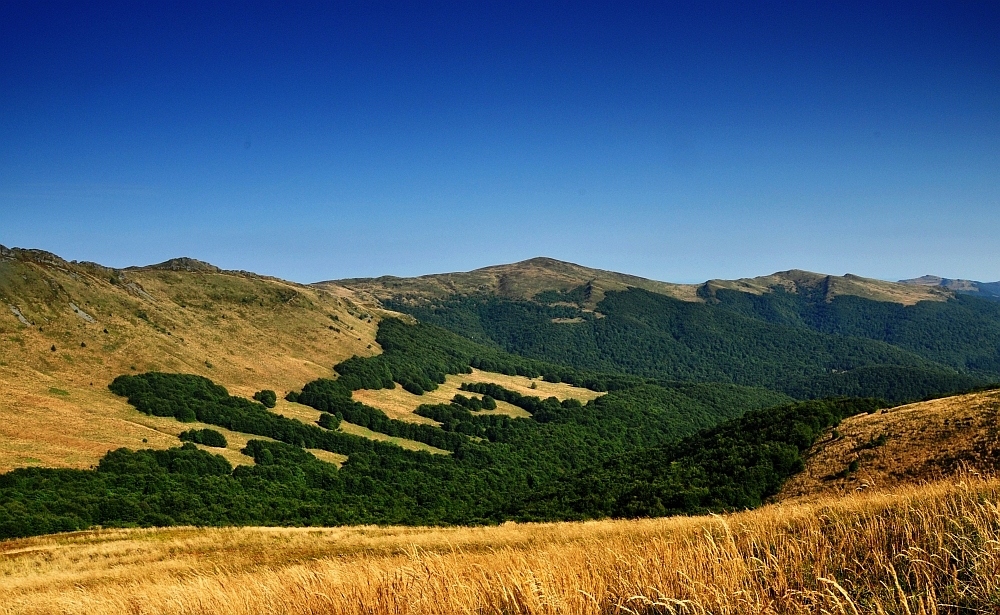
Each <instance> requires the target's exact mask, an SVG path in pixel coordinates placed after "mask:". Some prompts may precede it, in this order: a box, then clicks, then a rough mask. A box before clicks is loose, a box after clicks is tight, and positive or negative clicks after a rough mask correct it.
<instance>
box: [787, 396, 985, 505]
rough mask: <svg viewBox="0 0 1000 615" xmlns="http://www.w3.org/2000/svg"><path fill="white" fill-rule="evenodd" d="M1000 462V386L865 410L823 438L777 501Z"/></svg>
mask: <svg viewBox="0 0 1000 615" xmlns="http://www.w3.org/2000/svg"><path fill="white" fill-rule="evenodd" d="M998 467H1000V390H993V391H986V392H982V393H971V394H968V395H958V396H954V397H947V398H944V399H935V400H932V401H925V402H920V403H916V404H909V405H906V406H899V407H896V408H891V409H886V410H882V411H879V412H877V413H874V414H863V415H859V416H855V417H851V418H849V419H846V420H844V421H843V422H842V423H841V424H840V425H839V426H837V427H836V428H834V429H830V430H828V431H827V433H826V434H825V435H824V436H822V437H821V438H820V440H819V441H818V442H817V443H816V445H815V446H814V447H813V449H812V450H811V451H810V452H809V454H808V458H807V461H806V468H805V471H803V472H802V473H801V474H799V475H797V476H795V477H793V478H792V479H791V480H789V481H788V483H787V484H786V485H785V487H784V489H783V490H782V493H781V495H780V496H779V497H780V498H782V499H787V498H795V497H803V496H806V497H808V496H816V495H826V494H846V493H851V492H854V491H856V490H859V489H860V490H864V489H869V488H873V487H879V488H890V487H895V486H897V485H900V484H906V483H919V482H923V481H928V480H935V479H939V478H942V477H946V476H949V475H952V474H955V473H956V472H959V471H962V470H970V471H976V472H984V473H990V474H992V473H994V472H995V471H996V470H997V468H998Z"/></svg>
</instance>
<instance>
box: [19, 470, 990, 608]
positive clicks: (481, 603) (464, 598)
mask: <svg viewBox="0 0 1000 615" xmlns="http://www.w3.org/2000/svg"><path fill="white" fill-rule="evenodd" d="M998 497H1000V481H996V480H982V479H979V478H976V477H972V476H966V477H962V478H961V479H954V480H952V481H951V482H939V483H934V484H928V485H923V486H911V487H906V488H902V489H900V490H897V491H894V492H886V493H875V492H867V493H863V494H857V495H851V496H847V497H845V498H830V499H826V500H820V501H815V502H811V503H803V504H781V505H773V506H768V507H765V508H762V509H759V510H756V511H750V512H744V513H738V514H733V515H726V516H707V517H689V518H671V519H653V520H640V521H599V522H588V523H562V524H523V525H522V524H505V525H502V526H499V527H487V528H399V527H387V528H378V527H350V528H332V529H263V528H244V529H192V528H187V529H185V528H180V529H177V528H173V529H163V530H139V529H137V530H105V531H97V532H82V533H75V534H67V535H56V536H49V537H40V538H32V539H25V540H15V541H9V542H6V543H0V579H2V582H0V613H54V612H58V613H87V614H88V615H89V614H93V613H108V614H119V613H121V614H124V613H190V614H201V613H205V614H208V613H211V614H213V615H228V614H236V613H240V614H243V613H247V614H249V613H254V614H257V613H289V614H291V613H296V614H297V613H331V614H332V613H337V614H341V613H344V614H349V613H370V614H382V613H394V614H400V613H496V614H501V613H531V614H534V613H579V614H586V613H595V614H596V613H653V612H656V613H733V614H735V613H845V614H858V613H887V614H888V613H899V614H902V613H907V614H911V615H916V614H918V613H920V614H930V613H974V612H990V613H992V612H996V609H997V607H998V605H1000V548H998V546H997V545H998V544H1000V510H998V508H997V500H998Z"/></svg>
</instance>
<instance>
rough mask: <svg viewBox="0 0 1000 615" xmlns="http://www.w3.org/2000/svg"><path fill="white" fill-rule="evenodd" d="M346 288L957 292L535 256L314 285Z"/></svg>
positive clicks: (887, 297) (400, 295) (501, 292)
mask: <svg viewBox="0 0 1000 615" xmlns="http://www.w3.org/2000/svg"><path fill="white" fill-rule="evenodd" d="M327 285H331V286H341V287H345V288H349V289H351V290H354V291H356V292H359V293H362V294H363V295H366V296H368V297H370V298H373V299H375V300H383V299H393V300H397V301H400V300H401V301H404V302H406V301H409V302H414V303H418V302H421V301H427V300H436V299H443V298H445V297H448V296H454V295H477V294H493V295H497V296H500V297H504V298H508V299H521V300H533V299H534V298H535V297H536V296H537V295H538V294H539V293H540V292H543V291H550V290H551V291H557V292H563V293H566V292H569V291H571V290H574V289H577V288H581V287H582V288H584V289H585V290H586V295H587V296H586V297H585V298H584V300H583V303H584V304H585V305H586V307H590V308H592V307H593V306H595V305H596V304H597V303H599V302H600V300H601V299H602V298H603V297H604V295H605V293H606V292H608V291H618V290H626V289H628V288H640V289H643V290H648V291H650V292H654V293H657V294H661V295H666V296H668V297H672V298H674V299H679V300H681V301H689V302H705V301H711V300H713V299H714V297H715V294H716V293H717V292H718V291H719V290H721V289H725V290H734V291H738V292H744V293H749V294H754V295H761V294H765V293H771V292H775V291H778V290H782V291H785V292H793V293H798V292H805V291H809V292H813V291H816V290H817V289H819V290H821V292H822V293H823V295H824V298H825V299H826V300H831V299H833V297H836V296H841V295H851V296H858V297H862V298H866V299H873V300H876V301H885V302H891V303H900V304H902V305H913V304H915V303H918V302H920V301H946V300H948V299H949V298H951V297H953V296H954V291H953V290H951V289H947V288H938V287H934V286H927V285H914V284H902V283H899V282H888V281H884V280H876V279H872V278H865V277H862V276H858V275H855V274H851V273H848V274H845V275H843V276H834V275H828V274H822V273H814V272H811V271H805V270H802V269H790V270H786V271H778V272H775V273H772V274H770V275H764V276H757V277H753V278H739V279H735V280H722V279H711V280H707V281H706V282H703V283H700V284H677V283H672V282H661V281H658V280H651V279H648V278H643V277H640V276H634V275H630V274H624V273H618V272H613V271H607V270H603V269H594V268H590V267H585V266H582V265H578V264H576V263H570V262H565V261H560V260H557V259H554V258H549V257H535V258H531V259H528V260H524V261H519V262H516V263H509V264H505V265H491V266H489V267H482V268H479V269H474V270H472V271H467V272H451V273H439V274H427V275H422V276H417V277H410V278H406V277H396V276H381V277H376V278H347V279H340V280H328V281H323V282H316V283H314V286H317V287H320V288H323V287H325V286H327Z"/></svg>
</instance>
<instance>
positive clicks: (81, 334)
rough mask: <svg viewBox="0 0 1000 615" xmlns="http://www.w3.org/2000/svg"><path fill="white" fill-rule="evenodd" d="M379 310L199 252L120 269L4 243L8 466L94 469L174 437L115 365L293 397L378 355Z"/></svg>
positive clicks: (0, 298)
mask: <svg viewBox="0 0 1000 615" xmlns="http://www.w3.org/2000/svg"><path fill="white" fill-rule="evenodd" d="M377 319H378V315H377V314H375V313H373V312H372V311H371V310H369V309H367V308H362V307H361V306H359V305H358V304H357V303H355V302H354V301H353V300H352V299H351V293H349V292H348V291H346V290H344V289H338V288H336V287H333V286H327V287H326V288H325V289H318V288H314V287H310V286H304V285H301V284H294V283H290V282H285V281H282V280H277V279H274V278H267V277H263V276H258V275H255V274H250V273H246V272H232V271H221V270H219V269H218V268H217V267H214V266H212V265H209V264H207V263H202V262H200V261H196V260H193V259H176V260H172V261H167V262H166V263H161V264H159V265H153V266H149V267H133V268H128V269H111V268H107V267H103V266H100V265H97V264H94V263H75V262H67V261H65V260H63V259H61V258H59V257H58V256H55V255H53V254H50V253H47V252H43V251H39V250H21V249H7V248H2V250H0V388H2V390H3V392H4V394H3V396H2V398H0V441H2V442H3V445H2V446H0V471H5V470H9V469H11V468H14V467H20V466H31V465H35V466H56V467H84V468H85V467H89V466H91V465H93V464H95V463H96V462H97V461H98V460H99V459H100V458H101V457H102V456H103V455H104V454H105V453H106V452H107V451H108V450H111V449H113V448H117V447H119V446H130V447H133V448H135V447H140V446H143V445H144V444H145V445H147V446H157V447H163V448H165V447H167V446H176V445H177V439H176V437H175V436H176V434H177V433H178V432H179V430H178V429H177V427H178V426H177V425H173V424H171V423H164V422H163V421H158V420H156V419H154V417H145V416H144V415H141V414H139V413H137V412H135V410H134V409H133V408H131V407H129V406H128V405H127V404H125V403H124V402H123V401H122V400H121V399H120V398H118V397H116V396H115V395H113V394H111V392H110V391H108V389H107V385H108V383H109V382H111V380H113V379H114V378H115V377H116V376H119V375H121V374H127V373H139V372H146V371H157V370H160V371H173V372H184V373H192V374H199V375H204V376H208V377H211V378H212V379H213V380H215V381H217V382H219V383H222V384H224V385H225V386H226V387H227V388H229V389H230V390H232V391H233V392H235V393H238V394H241V395H245V396H250V395H252V394H253V393H254V392H255V391H257V390H260V389H274V390H276V391H278V392H279V393H280V394H281V395H284V392H285V391H289V390H292V389H296V388H299V387H301V386H302V384H303V383H305V382H307V381H309V380H313V379H315V378H318V377H321V376H328V375H330V374H331V373H332V372H331V369H330V368H331V366H333V364H335V363H337V362H338V361H341V360H343V359H346V358H349V357H351V356H354V355H362V356H363V355H370V354H374V353H376V352H378V350H379V349H378V346H377V344H376V343H375V341H374V338H375V330H376V327H377ZM234 446H235V447H237V449H236V450H238V444H234ZM236 450H234V451H233V452H234V454H237V455H238V453H237V452H236Z"/></svg>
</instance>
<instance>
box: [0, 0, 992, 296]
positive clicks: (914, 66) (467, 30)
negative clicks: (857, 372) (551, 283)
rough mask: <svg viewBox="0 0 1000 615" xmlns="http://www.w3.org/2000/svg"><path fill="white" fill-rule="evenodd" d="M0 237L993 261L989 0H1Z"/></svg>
mask: <svg viewBox="0 0 1000 615" xmlns="http://www.w3.org/2000/svg"><path fill="white" fill-rule="evenodd" d="M0 243H2V244H4V245H7V246H21V247H35V248H42V249H46V250H49V251H52V252H55V253H57V254H59V255H61V256H63V257H65V258H68V259H75V260H91V261H97V262H101V263H103V264H107V265H111V266H127V265H133V264H149V263H153V262H159V261H162V260H165V259H167V258H171V257H174V256H191V257H194V258H199V259H202V260H207V261H210V262H212V263H214V264H216V265H219V266H221V267H225V268H231V269H247V270H252V271H257V272H260V273H266V274H271V275H277V276H281V277H284V278H287V279H292V280H296V281H302V282H310V281H317V280H322V279H331V278H340V277H356V276H370V275H382V274H395V275H417V274H423V273H433V272H441V271H455V270H468V269H473V268H476V267H481V266H485V265H490V264H497V263H502V262H511V261H516V260H522V259H525V258H530V257H532V256H540V255H545V256H551V257H554V258H559V259H564V260H569V261H573V262H578V263H581V264H584V265H588V266H593V267H600V268H605V269H613V270H618V271H624V272H628V273H634V274H638V275H644V276H647V277H652V278H656V279H661V280H670V281H678V282H694V281H702V280H705V279H708V278H733V277H742V276H753V275H760V274H766V273H770V272H772V271H776V270H783V269H790V268H801V269H810V270H814V271H821V272H824V273H834V274H842V273H845V272H852V273H857V274H860V275H866V276H870V277H879V278H885V279H897V278H900V277H912V276H918V275H921V274H925V273H935V274H938V275H943V276H948V277H968V278H973V279H979V280H984V281H993V280H997V279H1000V3H998V2H995V1H984V2H957V1H954V0H952V1H949V2H940V3H922V2H901V3H897V4H891V3H881V2H872V1H871V0H867V1H865V2H857V3H852V2H831V3H816V2H788V3H766V2H741V3H733V4H728V3H715V2H650V3H633V4H629V3H626V2H621V1H616V2H596V3H588V2H566V3H559V2H551V1H546V2H535V1H532V2H524V3H508V2H488V1H473V2H468V1H463V2H454V3H434V2H425V1H419V2H417V1H414V2H376V1H374V0H367V1H363V2H358V3H351V2H344V1H336V2H317V3H314V4H313V3H308V4H307V3H295V2H277V1H276V2H246V1H241V2H234V3H230V4H223V3H211V2H197V3H190V4H185V3H180V2H162V3H157V2H135V1H131V0H130V1H128V2H121V3H117V2H112V1H109V0H101V1H100V2H72V3H69V2H67V3H49V2H44V1H39V0H24V1H22V0H3V1H0Z"/></svg>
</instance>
